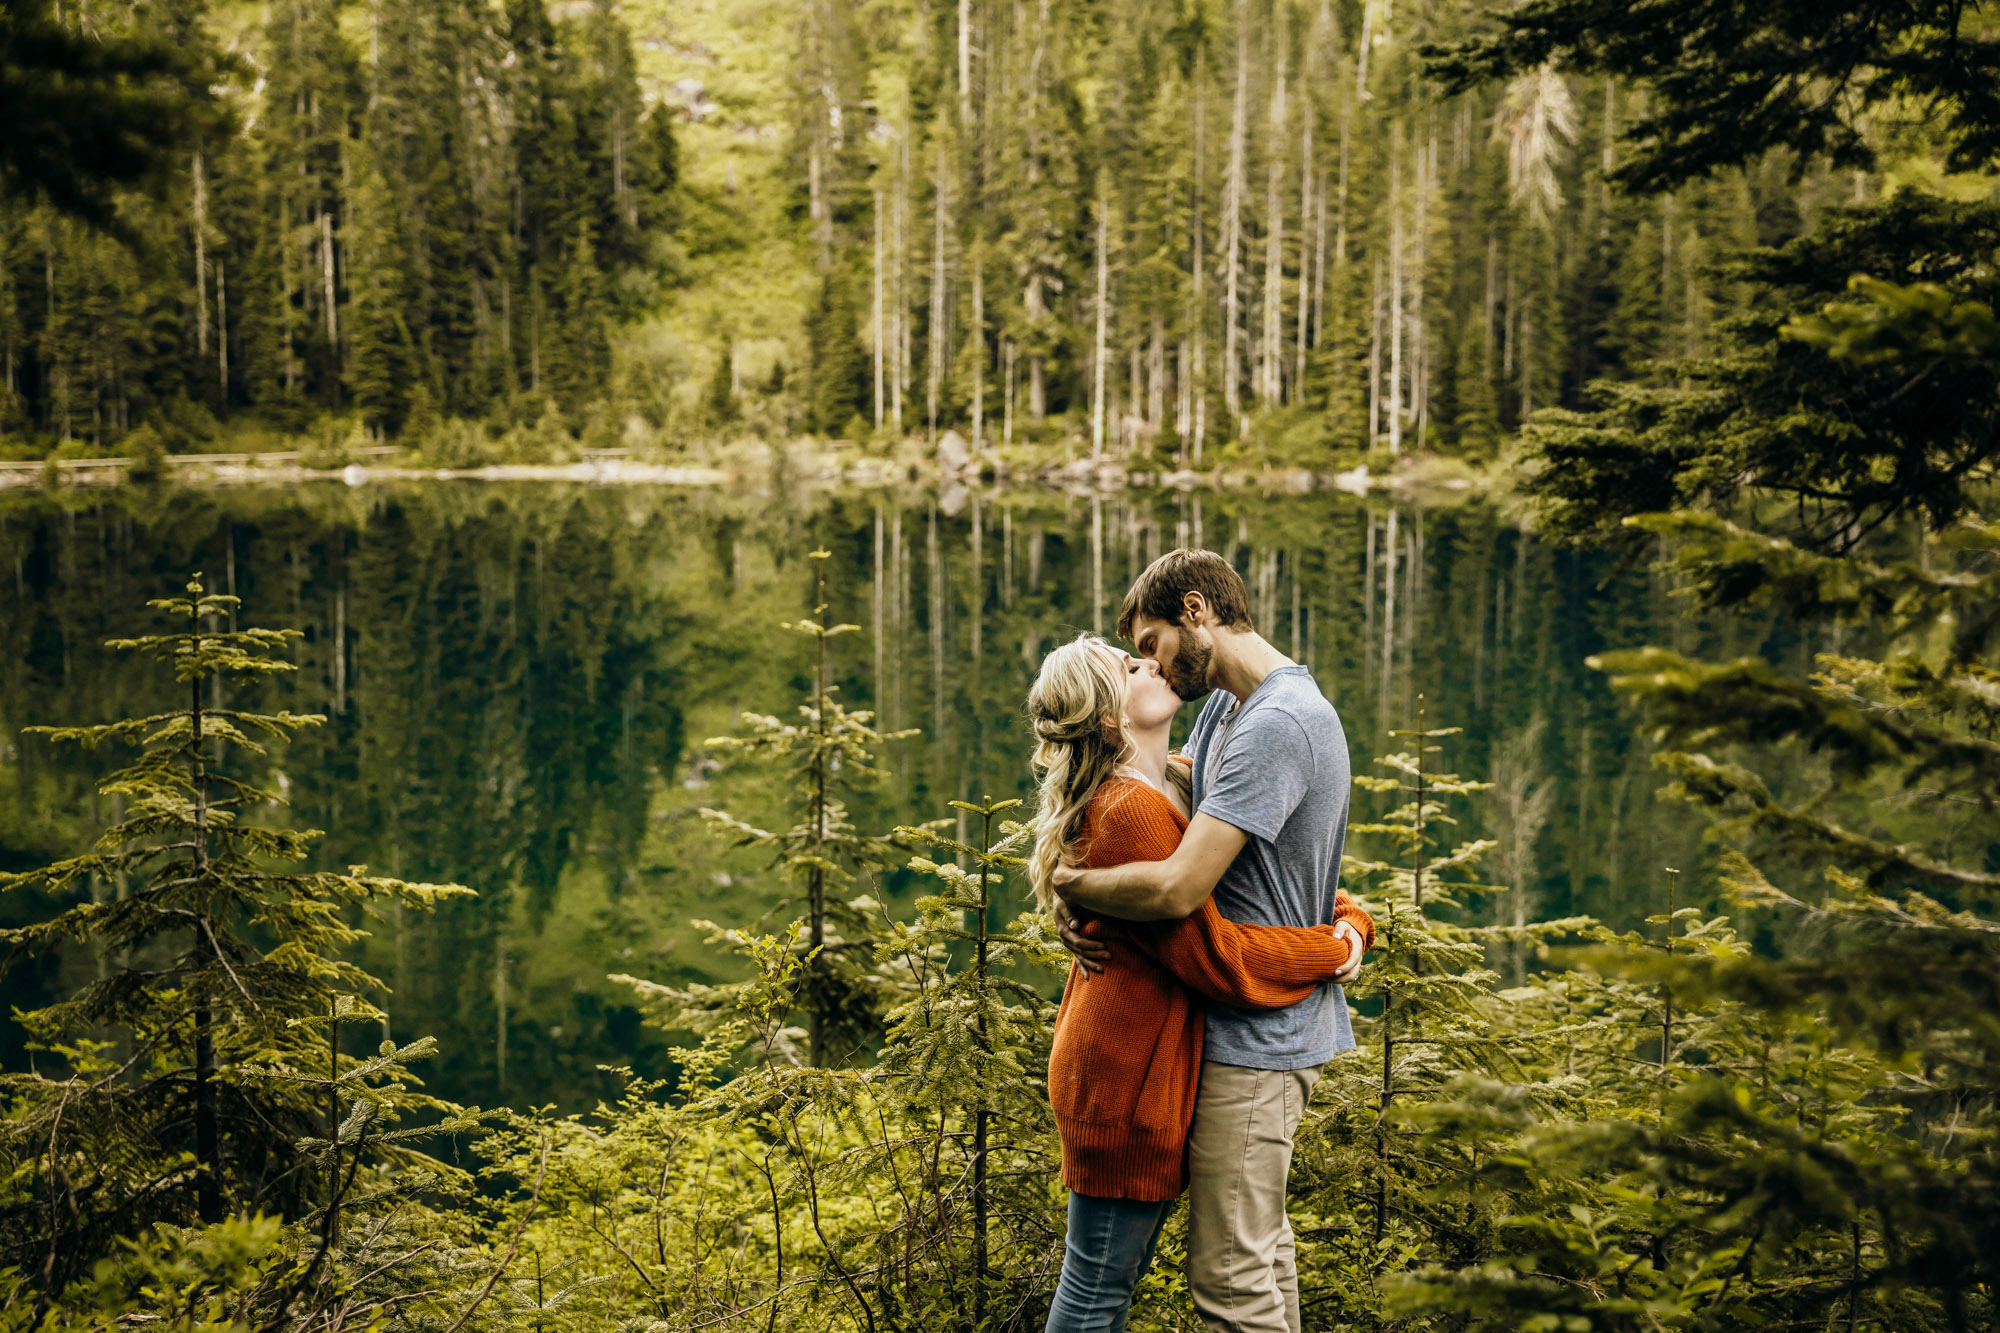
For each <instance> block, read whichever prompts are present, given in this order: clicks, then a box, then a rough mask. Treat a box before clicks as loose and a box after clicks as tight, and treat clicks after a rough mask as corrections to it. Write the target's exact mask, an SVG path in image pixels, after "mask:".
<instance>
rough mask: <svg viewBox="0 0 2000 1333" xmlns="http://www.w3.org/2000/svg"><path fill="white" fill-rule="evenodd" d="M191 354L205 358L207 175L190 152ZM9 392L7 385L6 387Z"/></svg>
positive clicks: (196, 153) (199, 156) (196, 154)
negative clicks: (191, 210)
mask: <svg viewBox="0 0 2000 1333" xmlns="http://www.w3.org/2000/svg"><path fill="white" fill-rule="evenodd" d="M193 177H194V350H195V354H196V355H197V356H200V357H204V358H206V357H207V356H208V178H207V177H208V173H207V171H206V170H205V169H204V165H203V162H202V152H201V149H199V148H197V149H195V150H194V167H193ZM8 387H9V388H12V387H13V386H12V385H11V384H10V385H9V386H8Z"/></svg>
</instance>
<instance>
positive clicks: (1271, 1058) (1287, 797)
mask: <svg viewBox="0 0 2000 1333" xmlns="http://www.w3.org/2000/svg"><path fill="white" fill-rule="evenodd" d="M1232 710H1233V711H1234V716H1233V717H1232V716H1231V713H1232ZM1186 751H1187V755H1188V757H1189V758H1190V759H1192V760H1193V761H1194V773H1193V778H1194V808H1195V813H1197V814H1204V815H1209V816H1211V817H1213V818H1216V819H1220V820H1222V821H1223V822H1224V823H1226V824H1232V825H1234V826H1235V827H1237V828H1239V829H1242V830H1243V832H1244V833H1246V834H1248V835H1249V838H1248V840H1247V841H1246V842H1245V843H1244V844H1243V850H1242V851H1241V852H1239V853H1237V856H1236V859H1235V860H1234V861H1233V862H1231V863H1230V866H1229V869H1228V870H1226V871H1224V872H1223V875H1222V880H1221V882H1220V883H1218V884H1217V885H1216V886H1215V905H1216V907H1217V908H1218V909H1219V910H1220V911H1221V912H1222V914H1223V915H1224V916H1226V917H1228V918H1229V919H1230V920H1232V921H1241V922H1244V923H1246V924H1249V925H1260V926H1320V925H1330V924H1332V922H1333V919H1334V917H1333V899H1334V893H1335V891H1336V890H1337V889H1338V888H1339V886H1340V854H1341V849H1342V847H1343V846H1344V845H1345V844H1346V841H1347V805H1348V795H1349V791H1350V789H1351V787H1352V785H1353V776H1352V774H1351V772H1350V771H1349V765H1348V759H1347V734H1346V733H1345V732H1344V731H1342V730H1341V726H1340V715H1339V714H1338V713H1336V712H1334V710H1333V705H1332V704H1330V703H1328V702H1327V700H1326V696H1325V695H1323V694H1321V693H1320V690H1319V685H1318V683H1317V682H1315V681H1314V680H1313V677H1312V672H1310V671H1308V670H1307V669H1306V668H1305V667H1302V666H1288V667H1280V668H1278V669H1277V670H1276V671H1273V672H1272V673H1271V674H1270V675H1268V676H1266V677H1264V680H1263V683H1262V684H1260V685H1259V686H1258V687H1257V688H1256V689H1255V690H1254V691H1253V692H1252V693H1251V695H1250V697H1249V698H1248V699H1245V700H1244V701H1243V702H1242V704H1241V705H1240V706H1239V705H1238V704H1237V701H1236V696H1235V695H1233V694H1230V693H1229V692H1228V691H1226V690H1217V691H1216V692H1215V693H1213V694H1211V695H1210V696H1209V697H1208V703H1207V705H1206V706H1205V707H1204V708H1203V709H1202V710H1201V715H1200V716H1199V717H1197V718H1196V719H1195V723H1194V730H1193V732H1192V733H1190V734H1189V736H1188V742H1187V746H1186ZM1353 1045H1354V1033H1353V1030H1352V1028H1351V1027H1350V1026H1349V1024H1348V1019H1347V996H1346V995H1345V994H1344V993H1342V991H1341V988H1340V987H1339V986H1338V985H1336V984H1334V983H1333V982H1331V981H1329V982H1326V983H1325V984H1323V985H1322V986H1320V988H1319V990H1318V991H1317V992H1316V993H1315V994H1313V995H1312V996H1310V997H1309V998H1307V999H1304V1000H1301V1001H1300V1002H1299V1003H1297V1004H1295V1005H1292V1006H1291V1007H1290V1008H1286V1009H1239V1008H1237V1007H1235V1006H1234V1005H1227V1004H1219V1003H1211V1004H1210V1005H1209V1007H1208V1037H1207V1041H1206V1043H1205V1049H1204V1050H1203V1052H1202V1058H1204V1059H1207V1060H1215V1061H1218V1062H1219V1063H1222V1064H1230V1065H1245V1066H1248V1067H1249V1068H1251V1069H1309V1068H1312V1067H1313V1066H1316V1065H1322V1064H1325V1063H1326V1062H1327V1061H1328V1060H1330V1059H1332V1058H1333V1056H1334V1055H1335V1053H1336V1052H1339V1051H1345V1050H1348V1049H1350V1048H1352V1047H1353Z"/></svg>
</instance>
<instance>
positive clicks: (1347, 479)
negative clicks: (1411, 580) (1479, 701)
mask: <svg viewBox="0 0 2000 1333" xmlns="http://www.w3.org/2000/svg"><path fill="white" fill-rule="evenodd" d="M365 452H366V453H367V454H369V455H372V456H373V458H372V459H371V460H370V461H356V462H348V463H345V464H343V465H341V466H338V467H314V466H310V465H309V464H307V463H306V462H305V461H304V460H303V456H302V454H301V453H299V452H297V451H288V450H280V451H272V452H265V453H230V454H170V455H168V456H167V457H166V459H165V460H164V464H163V466H162V467H161V473H160V475H159V476H158V477H157V478H155V479H156V480H160V481H165V482H169V483H171V484H174V485H181V486H241V485H262V484H279V485H296V484H303V483H313V482H341V483H343V484H345V485H348V486H356V487H360V486H367V485H371V484H374V483H389V482H406V481H476V482H568V483H573V484H579V485H589V486H673V487H710V486H726V485H730V484H740V483H744V482H755V481H763V480H767V479H769V478H771V477H773V476H774V475H778V474H783V475H785V476H789V477H793V478H797V479H800V480H805V481H809V482H816V483H818V484H821V485H831V486H857V487H863V488H866V487H880V486H895V485H908V484H922V485H928V486H934V487H937V488H939V489H941V490H947V491H948V490H953V489H958V488H970V487H973V486H990V485H1002V486H1004V485H1009V484H1012V485H1018V486H1030V487H1035V488H1039V489H1047V490H1065V491H1077V492H1082V493H1094V494H1110V493H1115V492H1118V491H1124V490H1135V489H1136V490H1177V491H1195V490H1211V491H1223V490H1255V491H1272V492H1282V493H1287V494H1294V495H1304V494H1312V493H1315V492H1323V491H1339V492H1342V493H1344V494H1348V495H1355V496H1367V495H1371V494H1377V493H1410V492H1445V493H1457V494H1471V493H1479V494H1497V493H1499V492H1502V491H1504V490H1506V489H1507V486H1508V481H1507V479H1506V477H1505V476H1504V475H1503V473H1502V472H1501V470H1500V469H1499V468H1497V467H1494V466H1486V467H1473V466H1471V465H1467V464H1464V463H1461V462H1458V461H1456V460H1451V459H1444V458H1440V457H1438V456H1435V455H1413V454H1405V455H1403V456H1402V457H1401V458H1400V459H1394V458H1390V457H1387V456H1385V457H1383V458H1382V459H1380V460H1378V461H1377V465H1378V466H1379V465H1381V464H1388V465H1389V467H1388V469H1387V470H1384V471H1375V470H1373V469H1372V468H1371V467H1370V462H1369V461H1368V460H1364V461H1361V462H1359V463H1357V464H1356V465H1355V466H1353V467H1350V468H1346V469H1341V470H1335V469H1313V468H1304V467H1279V466H1255V465H1236V466H1232V465H1224V466H1221V467H1215V468H1211V469H1208V470H1205V471H1195V470H1193V469H1186V468H1184V469H1171V468H1164V467H1160V466H1146V465H1144V463H1143V462H1141V464H1140V465H1139V466H1133V465H1131V463H1128V462H1127V461H1126V460H1121V459H1115V458H1102V459H1089V458H1082V459H1076V460H1073V461H1071V462H1068V463H1059V464H1045V465H1041V466H1020V465H1018V464H1016V463H1014V462H1013V461H1012V460H1007V459H1001V458H995V457H991V456H988V457H985V458H980V459H976V460H975V459H967V460H966V465H965V466H963V467H958V468H949V467H943V466H940V465H939V464H938V462H937V460H936V458H935V456H928V457H926V456H918V455H913V454H910V453H903V454H900V455H899V454H890V455H886V456H885V455H877V454H857V453H856V452H855V451H854V449H853V446H847V447H844V448H843V447H840V446H835V447H833V448H827V447H825V446H823V445H816V446H800V445H793V446H785V447H778V448H773V447H771V446H768V445H760V446H757V447H754V448H751V449H748V450H742V451H738V452H736V453H734V454H732V455H725V456H724V457H722V458H718V459H712V460H707V461H695V460H689V461H674V462H667V461H651V460H646V459H641V458H634V457H633V456H632V453H633V451H631V450H629V449H603V450H587V451H585V452H584V455H583V457H582V458H580V459H579V460H577V461H575V462H569V463H490V464H485V465H483V466H480V467H476V468H437V467H424V466H421V465H418V464H416V463H414V462H411V461H408V460H407V458H406V457H404V458H399V457H397V456H398V455H407V452H408V451H406V450H403V449H400V448H397V447H396V446H392V445H384V446H378V447H375V448H372V449H369V450H367V451H365ZM376 460H379V461H376ZM135 461H136V460H133V459H129V458H79V459H62V460H49V461H43V462H7V463H0V490H17V489H28V488H68V487H89V488H93V489H95V488H110V487H117V486H126V485H135V484H136V485H143V484H147V482H146V481H141V480H137V479H135V478H133V476H132V475H131V473H132V469H133V466H134V463H135Z"/></svg>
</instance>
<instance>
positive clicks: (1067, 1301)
mask: <svg viewBox="0 0 2000 1333" xmlns="http://www.w3.org/2000/svg"><path fill="white" fill-rule="evenodd" d="M1173 1206H1174V1204H1173V1200H1171V1199H1169V1200H1167V1201H1166V1202H1165V1203H1134V1202H1133V1201H1132V1200H1130V1199H1093V1198H1091V1197H1090V1196H1089V1195H1087V1194H1078V1193H1076V1192H1075V1191H1074V1190H1072V1191H1071V1192H1070V1196H1069V1231H1068V1233H1067V1234H1066V1235H1064V1237H1063V1266H1062V1278H1061V1280H1060V1281H1058V1282H1057V1283H1056V1298H1055V1300H1054V1301H1052V1302H1051V1303H1050V1305H1049V1322H1048V1325H1047V1328H1046V1330H1045V1333H1124V1328H1125V1316H1126V1315H1127V1313H1129V1312H1130V1310H1131V1308H1132V1292H1133V1290H1134V1289H1135V1288H1137V1287H1138V1285H1139V1279H1140V1278H1142V1277H1144V1276H1146V1270H1147V1269H1148V1268H1151V1267H1152V1266H1153V1249H1154V1247H1155V1246H1157V1245H1158V1244H1159V1243H1160V1229H1161V1228H1162V1227H1164V1226H1165V1225H1166V1224H1167V1214H1168V1213H1169V1212H1171V1211H1173Z"/></svg>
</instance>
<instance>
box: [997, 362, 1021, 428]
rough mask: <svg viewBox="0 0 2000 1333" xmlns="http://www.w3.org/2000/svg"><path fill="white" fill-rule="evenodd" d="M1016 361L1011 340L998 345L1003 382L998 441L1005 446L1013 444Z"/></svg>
mask: <svg viewBox="0 0 2000 1333" xmlns="http://www.w3.org/2000/svg"><path fill="white" fill-rule="evenodd" d="M1018 359H1019V354H1018V350H1017V349H1016V347H1015V345H1014V340H1013V339H1011V338H1009V339H1008V340H1007V341H1005V342H1003V343H1001V344H1000V367H1001V369H1000V374H1001V378H1002V379H1003V380H1004V381H1005V383H1004V385H1003V387H1002V390H1001V405H1000V439H1001V441H1002V442H1003V443H1005V444H1012V443H1013V442H1014V363H1015V362H1016V361H1017V360H1018Z"/></svg>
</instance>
